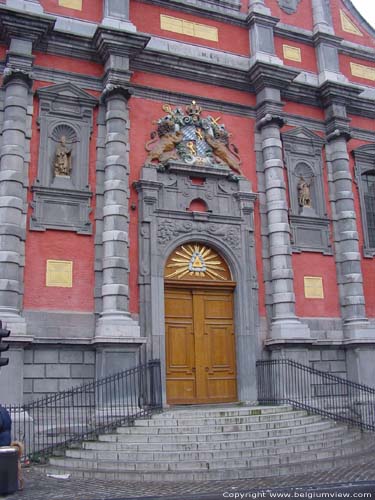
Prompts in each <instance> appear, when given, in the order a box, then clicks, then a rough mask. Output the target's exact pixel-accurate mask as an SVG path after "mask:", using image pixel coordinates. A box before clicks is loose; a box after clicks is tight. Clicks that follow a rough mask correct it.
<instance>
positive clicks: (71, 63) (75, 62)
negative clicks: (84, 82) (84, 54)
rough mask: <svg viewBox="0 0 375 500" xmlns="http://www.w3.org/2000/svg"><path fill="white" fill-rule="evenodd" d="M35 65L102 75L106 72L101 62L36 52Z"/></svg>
mask: <svg viewBox="0 0 375 500" xmlns="http://www.w3.org/2000/svg"><path fill="white" fill-rule="evenodd" d="M34 55H35V60H34V65H35V66H42V67H45V68H49V69H58V70H61V71H68V72H71V73H79V74H81V75H82V74H83V75H91V76H97V77H101V76H102V75H103V73H104V69H103V66H102V65H101V64H98V63H95V62H91V61H84V60H82V59H74V58H70V57H65V56H55V55H53V56H52V55H49V54H43V53H41V52H35V54H34Z"/></svg>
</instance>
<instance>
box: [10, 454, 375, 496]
mask: <svg viewBox="0 0 375 500" xmlns="http://www.w3.org/2000/svg"><path fill="white" fill-rule="evenodd" d="M24 479H25V489H24V490H23V491H20V492H17V493H15V494H13V495H8V496H7V497H3V498H8V499H12V500H106V499H108V500H109V499H116V498H118V499H120V498H122V499H125V498H131V497H137V498H140V497H146V498H148V499H150V500H151V499H152V498H155V497H160V496H165V497H168V496H175V495H181V500H184V495H185V496H186V495H196V499H197V500H200V495H202V496H203V495H204V494H206V493H218V494H223V493H224V492H234V491H236V490H237V491H247V492H249V491H251V490H259V489H263V488H277V487H286V486H287V487H292V486H307V485H314V486H317V485H328V484H338V483H354V482H359V481H375V450H374V453H373V454H371V455H369V454H366V455H361V456H359V457H358V460H356V464H355V465H351V466H342V467H337V468H335V469H332V470H330V471H325V472H317V473H311V474H304V475H300V476H284V477H275V478H266V479H243V480H233V481H200V482H178V483H172V482H168V483H159V482H152V483H151V482H150V483H135V482H120V481H106V480H92V479H75V478H69V479H66V480H64V479H53V478H50V477H47V475H46V473H45V472H44V471H43V470H42V469H40V468H38V467H37V466H33V467H31V468H30V469H25V470H24ZM223 498H224V497H223ZM374 498H375V493H374ZM166 500H167V498H166Z"/></svg>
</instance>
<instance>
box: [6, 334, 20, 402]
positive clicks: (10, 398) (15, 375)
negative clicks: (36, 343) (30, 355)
mask: <svg viewBox="0 0 375 500" xmlns="http://www.w3.org/2000/svg"><path fill="white" fill-rule="evenodd" d="M2 358H8V359H9V363H8V365H6V366H2V367H1V384H0V401H1V403H2V404H22V403H23V389H24V388H23V384H24V374H23V367H24V364H23V363H24V359H23V358H24V344H21V343H18V342H14V343H12V344H11V345H10V348H9V351H6V352H4V353H2Z"/></svg>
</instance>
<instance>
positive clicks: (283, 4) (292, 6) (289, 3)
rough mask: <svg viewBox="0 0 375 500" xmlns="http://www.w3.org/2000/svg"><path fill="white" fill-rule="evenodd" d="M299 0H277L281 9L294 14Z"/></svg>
mask: <svg viewBox="0 0 375 500" xmlns="http://www.w3.org/2000/svg"><path fill="white" fill-rule="evenodd" d="M300 1H301V0H278V4H279V7H280V9H281V10H283V11H284V12H286V13H287V14H294V13H295V12H297V8H298V4H299V3H300Z"/></svg>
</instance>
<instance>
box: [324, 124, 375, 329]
mask: <svg viewBox="0 0 375 500" xmlns="http://www.w3.org/2000/svg"><path fill="white" fill-rule="evenodd" d="M346 142H347V136H345V135H344V134H343V133H340V130H339V129H337V130H336V131H334V132H332V133H331V134H330V135H329V136H328V144H327V146H326V152H327V160H328V162H329V166H330V191H331V203H332V211H333V224H334V235H335V254H336V266H337V274H338V282H339V293H340V305H341V311H342V318H343V320H344V324H347V325H349V324H350V323H353V322H355V323H358V322H366V323H367V319H366V312H365V298H364V293H363V277H362V271H361V256H360V252H359V244H358V231H357V220H356V213H355V206H354V200H353V189H352V186H353V180H352V176H351V173H350V168H349V155H348V150H347V145H346Z"/></svg>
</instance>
